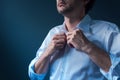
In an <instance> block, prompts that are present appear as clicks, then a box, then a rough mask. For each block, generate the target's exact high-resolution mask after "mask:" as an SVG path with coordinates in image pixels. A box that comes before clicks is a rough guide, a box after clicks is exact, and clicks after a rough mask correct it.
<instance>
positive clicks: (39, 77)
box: [29, 64, 47, 80]
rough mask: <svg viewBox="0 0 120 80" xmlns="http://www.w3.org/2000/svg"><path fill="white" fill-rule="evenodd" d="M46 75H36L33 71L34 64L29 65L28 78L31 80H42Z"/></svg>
mask: <svg viewBox="0 0 120 80" xmlns="http://www.w3.org/2000/svg"><path fill="white" fill-rule="evenodd" d="M46 74H47V73H44V74H37V73H35V71H34V64H30V65H29V77H30V79H31V80H44V78H45V76H46Z"/></svg>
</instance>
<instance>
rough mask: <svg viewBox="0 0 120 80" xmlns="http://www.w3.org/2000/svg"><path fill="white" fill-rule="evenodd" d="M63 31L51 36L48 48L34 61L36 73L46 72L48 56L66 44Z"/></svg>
mask: <svg viewBox="0 0 120 80" xmlns="http://www.w3.org/2000/svg"><path fill="white" fill-rule="evenodd" d="M66 42H67V41H66V35H65V33H61V34H56V35H55V36H53V38H52V40H51V42H50V44H49V45H48V48H47V49H46V50H45V52H44V53H43V54H42V55H41V57H40V58H39V59H38V61H37V62H36V63H35V72H36V73H38V74H41V73H46V72H47V70H48V66H49V62H50V57H51V55H52V54H54V52H55V51H57V50H60V49H62V48H63V47H64V46H65V44H66Z"/></svg>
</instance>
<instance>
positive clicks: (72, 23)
mask: <svg viewBox="0 0 120 80" xmlns="http://www.w3.org/2000/svg"><path fill="white" fill-rule="evenodd" d="M84 16H85V13H84V11H83V12H78V13H73V14H72V13H71V14H69V15H66V16H64V20H65V26H66V29H67V30H68V31H73V30H74V29H75V28H76V26H77V24H78V23H79V22H80V21H81V20H82V18H83V17H84Z"/></svg>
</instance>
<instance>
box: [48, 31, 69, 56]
mask: <svg viewBox="0 0 120 80" xmlns="http://www.w3.org/2000/svg"><path fill="white" fill-rule="evenodd" d="M66 42H67V41H66V35H65V33H60V34H56V35H54V36H53V38H52V40H51V42H50V44H49V46H48V48H49V50H50V51H51V53H50V55H52V53H54V52H55V51H57V50H60V49H62V48H63V47H64V46H65V44H66Z"/></svg>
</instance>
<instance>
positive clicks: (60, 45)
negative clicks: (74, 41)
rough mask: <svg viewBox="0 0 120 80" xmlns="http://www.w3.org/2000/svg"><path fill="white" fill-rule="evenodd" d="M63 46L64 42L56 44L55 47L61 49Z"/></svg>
mask: <svg viewBox="0 0 120 80" xmlns="http://www.w3.org/2000/svg"><path fill="white" fill-rule="evenodd" d="M63 47H64V44H56V48H57V49H61V48H63Z"/></svg>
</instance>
